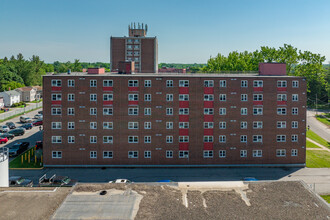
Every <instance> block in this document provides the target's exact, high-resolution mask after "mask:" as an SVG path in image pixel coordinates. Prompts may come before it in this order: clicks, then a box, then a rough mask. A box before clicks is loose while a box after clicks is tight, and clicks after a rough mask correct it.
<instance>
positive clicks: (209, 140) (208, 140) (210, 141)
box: [203, 135, 213, 143]
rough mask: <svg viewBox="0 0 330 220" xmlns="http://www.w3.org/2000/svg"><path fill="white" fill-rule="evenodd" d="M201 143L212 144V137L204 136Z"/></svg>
mask: <svg viewBox="0 0 330 220" xmlns="http://www.w3.org/2000/svg"><path fill="white" fill-rule="evenodd" d="M203 142H204V143H213V136H211V135H204V137H203Z"/></svg>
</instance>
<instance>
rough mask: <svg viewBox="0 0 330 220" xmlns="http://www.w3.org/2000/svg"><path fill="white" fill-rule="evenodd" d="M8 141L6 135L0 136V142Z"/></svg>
mask: <svg viewBox="0 0 330 220" xmlns="http://www.w3.org/2000/svg"><path fill="white" fill-rule="evenodd" d="M7 142H8V138H6V137H0V144H5V143H7Z"/></svg>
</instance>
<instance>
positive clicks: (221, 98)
mask: <svg viewBox="0 0 330 220" xmlns="http://www.w3.org/2000/svg"><path fill="white" fill-rule="evenodd" d="M226 99H227V96H226V94H220V95H219V100H220V101H221V102H225V101H226Z"/></svg>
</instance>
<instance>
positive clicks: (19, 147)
mask: <svg viewBox="0 0 330 220" xmlns="http://www.w3.org/2000/svg"><path fill="white" fill-rule="evenodd" d="M29 145H30V143H29V142H17V143H15V144H14V145H13V146H10V147H9V156H10V157H13V156H17V155H20V154H21V153H23V152H24V151H26V150H27V149H28V147H29Z"/></svg>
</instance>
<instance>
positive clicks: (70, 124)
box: [68, 122, 74, 130]
mask: <svg viewBox="0 0 330 220" xmlns="http://www.w3.org/2000/svg"><path fill="white" fill-rule="evenodd" d="M68 129H70V130H71V129H74V122H68Z"/></svg>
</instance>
